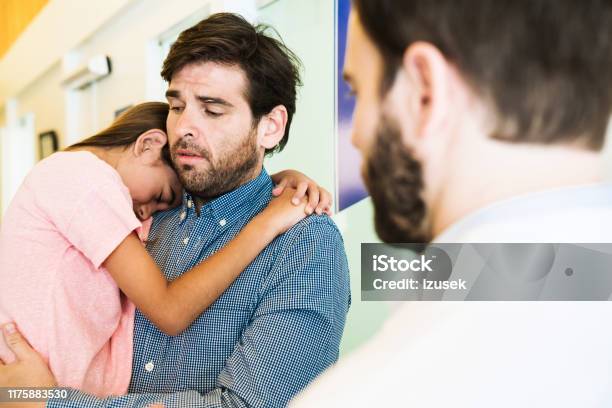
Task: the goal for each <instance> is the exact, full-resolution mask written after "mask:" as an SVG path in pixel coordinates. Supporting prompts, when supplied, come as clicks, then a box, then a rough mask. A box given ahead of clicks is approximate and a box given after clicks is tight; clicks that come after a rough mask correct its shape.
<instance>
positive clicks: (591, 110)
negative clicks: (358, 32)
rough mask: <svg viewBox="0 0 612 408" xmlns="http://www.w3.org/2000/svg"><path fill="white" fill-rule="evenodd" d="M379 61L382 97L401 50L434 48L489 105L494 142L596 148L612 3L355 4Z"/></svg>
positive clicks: (603, 121) (413, 0) (608, 97)
mask: <svg viewBox="0 0 612 408" xmlns="http://www.w3.org/2000/svg"><path fill="white" fill-rule="evenodd" d="M353 5H354V7H355V8H356V9H357V12H358V15H359V20H360V21H361V23H362V25H363V26H364V28H365V31H366V33H367V34H368V36H369V37H370V38H371V39H372V40H373V42H374V43H375V44H376V46H377V48H379V50H380V52H381V54H382V56H383V58H384V63H385V74H384V78H383V82H382V84H381V92H382V93H383V95H384V94H385V93H386V92H387V91H388V90H389V88H390V87H391V86H392V84H393V82H394V80H395V77H396V74H397V70H398V68H399V67H400V65H401V61H402V56H403V53H404V51H405V50H406V48H407V47H408V46H409V45H410V44H412V43H414V42H416V41H425V42H429V43H431V44H433V45H434V46H436V47H437V48H438V49H439V50H440V51H441V52H442V53H443V55H444V56H445V57H446V58H447V60H448V61H450V62H451V63H453V64H454V65H455V66H456V67H457V68H458V69H459V71H460V72H461V74H462V76H463V77H464V79H465V80H466V81H467V82H468V83H469V84H470V86H471V87H472V89H473V90H474V91H475V92H476V93H477V94H478V95H480V96H481V97H483V98H485V100H487V101H489V102H491V103H492V106H493V108H494V109H495V110H496V114H497V116H498V120H499V123H497V124H496V130H495V132H494V134H493V135H492V136H493V137H495V138H498V139H503V140H508V141H514V142H535V143H571V142H577V143H578V144H581V145H584V146H586V147H588V148H590V149H593V150H599V149H601V147H602V146H603V143H604V137H605V133H606V126H607V124H608V121H609V118H610V114H611V113H612V28H611V27H612V1H610V0H584V1H577V0H497V1H492V0H403V1H397V0H353Z"/></svg>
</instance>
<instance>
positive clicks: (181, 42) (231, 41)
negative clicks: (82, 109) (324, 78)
mask: <svg viewBox="0 0 612 408" xmlns="http://www.w3.org/2000/svg"><path fill="white" fill-rule="evenodd" d="M269 30H272V29H271V27H269V26H267V25H264V24H259V25H256V26H253V25H252V24H251V23H249V22H248V21H246V20H245V19H244V18H243V17H241V16H239V15H237V14H232V13H217V14H213V15H211V16H210V17H208V18H206V19H204V20H202V21H200V22H199V23H198V24H196V25H194V26H193V27H191V28H189V29H187V30H185V31H183V32H182V33H181V34H180V35H179V37H178V39H177V40H176V42H175V43H174V44H173V45H172V47H171V48H170V52H169V53H168V56H167V57H166V59H165V61H164V64H163V67H162V71H161V75H162V77H163V78H164V79H165V80H166V81H167V82H170V81H171V80H172V76H173V75H174V74H175V73H177V72H178V71H180V70H181V69H182V68H183V67H185V66H186V65H190V64H192V63H200V62H214V63H219V64H227V65H236V66H238V67H240V68H241V69H242V70H243V71H244V73H245V75H246V78H247V89H245V97H246V100H247V102H248V103H249V106H250V108H251V112H252V114H253V120H254V124H256V123H258V122H259V119H261V117H263V116H264V115H266V114H267V113H269V112H270V111H271V110H272V109H273V108H274V107H275V106H278V105H283V106H285V108H286V109H287V124H286V126H285V134H284V135H283V138H282V140H281V141H280V143H279V144H278V146H277V147H276V148H274V149H268V150H266V153H267V154H270V153H273V152H276V151H280V150H282V149H283V148H284V146H285V145H286V144H287V140H288V138H289V129H290V127H291V121H292V119H293V115H294V114H295V109H296V108H295V105H296V95H297V90H296V88H297V87H298V86H299V85H301V81H300V74H299V67H300V60H299V58H298V57H297V56H296V55H295V54H294V53H293V52H292V51H291V50H290V49H289V48H287V47H286V46H285V44H284V43H283V42H282V41H281V40H280V39H276V38H273V37H272V36H269V35H268V34H267V32H268V31H269Z"/></svg>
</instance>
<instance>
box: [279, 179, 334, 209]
mask: <svg viewBox="0 0 612 408" xmlns="http://www.w3.org/2000/svg"><path fill="white" fill-rule="evenodd" d="M270 177H271V178H272V181H273V182H274V184H276V187H274V190H272V194H273V195H274V196H278V195H280V194H281V193H282V192H283V190H284V189H285V187H291V188H294V189H295V190H296V191H295V194H294V196H293V199H294V204H297V203H299V202H300V201H301V200H302V198H304V195H307V196H308V205H307V206H306V214H312V213H313V211H314V212H316V213H317V214H319V215H321V214H323V213H325V214H327V215H329V216H331V215H332V209H331V205H332V196H331V194H330V193H329V191H327V190H326V189H324V188H323V187H321V186H319V185H318V184H317V182H316V181H314V180H313V179H311V178H310V177H308V176H306V175H305V174H304V173H300V172H299V171H297V170H283V171H279V172H278V173H275V174H272V175H271V176H270Z"/></svg>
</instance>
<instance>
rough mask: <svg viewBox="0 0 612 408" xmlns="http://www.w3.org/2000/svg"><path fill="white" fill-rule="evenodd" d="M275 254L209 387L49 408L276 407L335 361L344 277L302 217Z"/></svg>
mask: <svg viewBox="0 0 612 408" xmlns="http://www.w3.org/2000/svg"><path fill="white" fill-rule="evenodd" d="M286 241H287V242H286V245H284V247H283V248H280V249H279V251H278V258H277V259H276V260H275V262H274V266H273V269H272V270H271V272H270V274H269V276H268V279H267V280H266V281H265V283H264V286H263V287H262V288H261V293H260V302H259V304H258V307H257V309H256V310H255V313H254V315H253V318H252V320H251V322H250V324H249V326H248V327H247V328H246V329H245V331H244V332H243V333H242V336H241V338H240V340H239V342H238V344H237V345H236V348H235V349H234V352H233V353H232V354H231V355H230V357H229V358H228V360H227V363H226V366H225V367H224V369H223V370H222V371H221V374H220V375H219V378H218V379H217V388H215V389H214V390H212V391H210V392H208V393H206V394H204V395H201V394H198V393H197V392H195V391H185V392H177V393H172V394H128V395H125V396H121V397H110V398H105V399H98V398H96V397H93V396H90V395H87V394H84V393H79V392H74V393H73V394H72V397H71V399H70V400H69V401H60V400H51V401H49V402H48V406H49V407H66V406H70V407H111V406H112V407H117V406H121V407H128V406H129V407H146V406H148V405H150V404H152V403H159V402H161V403H163V404H164V406H166V407H206V408H213V407H215V408H216V407H219V408H221V407H266V408H269V407H284V406H285V405H286V404H287V402H288V401H289V400H290V399H291V398H292V397H293V396H294V395H295V394H296V393H297V392H299V391H300V390H301V389H303V388H304V387H305V386H306V385H307V384H308V383H309V382H310V381H312V380H313V379H314V378H315V377H316V376H317V375H319V374H320V373H321V372H323V370H325V369H326V368H327V367H328V366H329V365H331V364H332V363H333V362H334V361H335V360H336V359H337V357H338V348H339V344H340V339H341V337H342V331H343V329H344V323H345V319H346V313H347V312H348V303H349V297H350V294H349V288H350V285H349V272H348V265H347V261H346V255H345V252H344V247H343V244H342V238H341V236H340V233H339V232H338V230H337V229H336V227H335V226H334V225H333V223H332V222H331V221H330V220H329V219H327V217H310V218H308V219H306V220H305V221H303V222H302V223H300V224H298V225H297V226H296V227H295V228H294V229H293V230H292V231H290V232H289V234H288V237H287V238H286Z"/></svg>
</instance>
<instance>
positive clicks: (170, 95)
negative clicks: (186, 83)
mask: <svg viewBox="0 0 612 408" xmlns="http://www.w3.org/2000/svg"><path fill="white" fill-rule="evenodd" d="M180 97H181V93H180V92H179V91H177V90H175V89H168V90H167V91H166V98H180Z"/></svg>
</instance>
